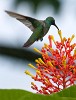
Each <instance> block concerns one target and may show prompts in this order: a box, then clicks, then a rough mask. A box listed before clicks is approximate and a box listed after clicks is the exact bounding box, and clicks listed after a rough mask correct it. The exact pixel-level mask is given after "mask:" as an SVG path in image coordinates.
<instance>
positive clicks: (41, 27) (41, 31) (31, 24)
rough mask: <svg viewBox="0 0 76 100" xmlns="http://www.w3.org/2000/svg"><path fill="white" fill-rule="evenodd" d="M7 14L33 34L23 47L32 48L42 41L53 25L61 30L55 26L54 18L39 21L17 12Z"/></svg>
mask: <svg viewBox="0 0 76 100" xmlns="http://www.w3.org/2000/svg"><path fill="white" fill-rule="evenodd" d="M5 12H6V13H7V14H8V15H10V16H11V17H14V18H16V19H17V20H18V21H20V22H22V23H23V24H24V25H25V26H27V27H28V28H29V29H30V30H31V31H32V32H33V33H32V35H31V36H30V37H29V39H28V40H27V42H26V43H25V44H24V45H23V46H24V47H29V46H31V45H32V44H33V43H34V42H35V41H38V40H41V41H42V40H43V37H44V36H45V35H46V34H47V32H48V31H49V29H50V26H51V25H54V26H55V27H56V28H57V29H58V30H59V28H58V27H57V25H56V24H55V19H54V18H53V17H47V18H46V19H45V20H37V19H35V18H32V17H28V16H24V15H21V14H18V13H15V12H11V11H7V10H5Z"/></svg>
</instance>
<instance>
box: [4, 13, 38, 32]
mask: <svg viewBox="0 0 76 100" xmlns="http://www.w3.org/2000/svg"><path fill="white" fill-rule="evenodd" d="M5 12H6V13H7V14H9V15H10V16H11V17H14V18H16V19H17V20H19V21H20V22H22V23H23V24H24V25H26V26H27V27H28V28H29V29H30V30H31V31H34V29H35V28H37V25H38V24H40V22H39V20H37V19H34V18H31V17H28V16H24V15H21V14H17V13H15V12H11V11H5ZM36 23H37V24H36Z"/></svg>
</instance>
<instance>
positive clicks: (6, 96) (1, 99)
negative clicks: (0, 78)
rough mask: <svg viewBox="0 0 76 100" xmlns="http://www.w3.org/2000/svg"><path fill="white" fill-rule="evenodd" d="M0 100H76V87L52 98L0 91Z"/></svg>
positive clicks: (23, 91)
mask: <svg viewBox="0 0 76 100" xmlns="http://www.w3.org/2000/svg"><path fill="white" fill-rule="evenodd" d="M0 100H76V86H72V87H70V88H67V89H64V90H63V91H61V92H59V93H55V94H52V95H50V96H46V95H40V94H34V93H31V92H28V91H25V90H19V89H0Z"/></svg>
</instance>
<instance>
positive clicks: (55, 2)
mask: <svg viewBox="0 0 76 100" xmlns="http://www.w3.org/2000/svg"><path fill="white" fill-rule="evenodd" d="M26 2H27V3H28V4H32V5H33V6H32V9H33V11H34V12H36V11H37V9H38V7H39V5H40V4H42V6H44V3H45V4H50V6H52V7H53V9H54V11H55V13H58V11H59V9H60V3H61V2H60V0H15V2H14V4H15V7H18V6H19V4H21V3H23V4H24V3H26Z"/></svg>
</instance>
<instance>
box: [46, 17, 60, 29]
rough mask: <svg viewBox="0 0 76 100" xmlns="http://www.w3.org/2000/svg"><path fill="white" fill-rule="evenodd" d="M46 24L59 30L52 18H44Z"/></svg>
mask: <svg viewBox="0 0 76 100" xmlns="http://www.w3.org/2000/svg"><path fill="white" fill-rule="evenodd" d="M46 22H47V23H48V24H50V26H51V25H54V26H55V27H56V28H57V29H58V30H59V28H58V26H57V25H56V24H55V19H54V18H53V17H47V18H46Z"/></svg>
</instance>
